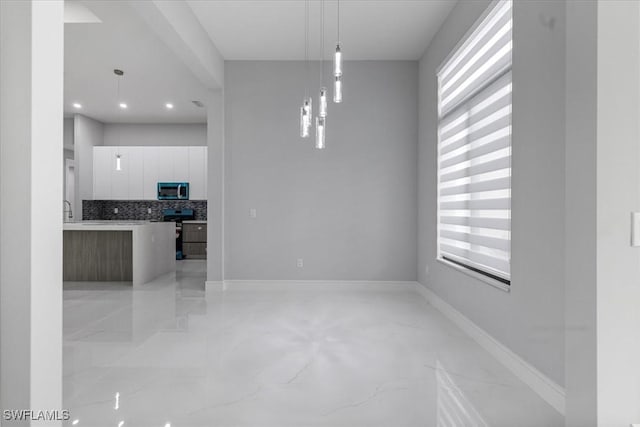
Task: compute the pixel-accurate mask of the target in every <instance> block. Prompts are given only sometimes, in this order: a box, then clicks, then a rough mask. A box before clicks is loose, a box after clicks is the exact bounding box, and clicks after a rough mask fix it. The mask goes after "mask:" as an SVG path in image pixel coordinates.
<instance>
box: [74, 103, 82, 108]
mask: <svg viewBox="0 0 640 427" xmlns="http://www.w3.org/2000/svg"><path fill="white" fill-rule="evenodd" d="M73 108H82V104H78V103H77V102H74V103H73Z"/></svg>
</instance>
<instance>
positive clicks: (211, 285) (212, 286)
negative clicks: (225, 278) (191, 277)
mask: <svg viewBox="0 0 640 427" xmlns="http://www.w3.org/2000/svg"><path fill="white" fill-rule="evenodd" d="M204 289H205V291H222V290H224V282H219V281H218V282H217V281H214V280H207V281H206V282H204Z"/></svg>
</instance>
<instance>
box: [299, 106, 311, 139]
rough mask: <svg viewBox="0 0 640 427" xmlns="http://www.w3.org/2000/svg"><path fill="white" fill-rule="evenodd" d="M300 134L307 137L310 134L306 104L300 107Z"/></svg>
mask: <svg viewBox="0 0 640 427" xmlns="http://www.w3.org/2000/svg"><path fill="white" fill-rule="evenodd" d="M300 136H301V137H302V138H306V137H308V136H309V128H308V127H307V110H305V108H304V105H303V106H302V107H300Z"/></svg>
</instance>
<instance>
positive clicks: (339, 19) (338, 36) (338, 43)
mask: <svg viewBox="0 0 640 427" xmlns="http://www.w3.org/2000/svg"><path fill="white" fill-rule="evenodd" d="M338 44H340V0H338Z"/></svg>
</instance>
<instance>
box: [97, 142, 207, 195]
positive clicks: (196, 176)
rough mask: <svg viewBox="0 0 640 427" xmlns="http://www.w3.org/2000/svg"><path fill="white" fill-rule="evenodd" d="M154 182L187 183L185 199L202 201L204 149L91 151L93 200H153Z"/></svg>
mask: <svg viewBox="0 0 640 427" xmlns="http://www.w3.org/2000/svg"><path fill="white" fill-rule="evenodd" d="M118 154H120V166H121V170H119V171H118V170H116V156H117V155H118ZM158 182H188V183H189V198H190V199H192V200H205V199H206V198H207V147H204V146H184V147H146V146H145V147H137V146H136V147H134V146H117V147H116V146H98V147H93V198H94V199H95V200H157V184H158Z"/></svg>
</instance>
